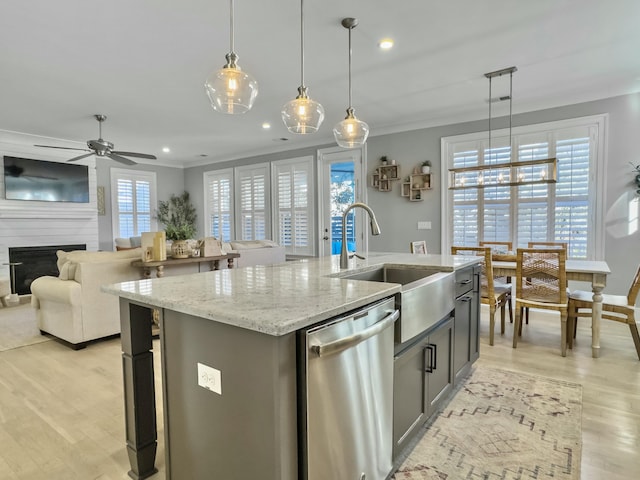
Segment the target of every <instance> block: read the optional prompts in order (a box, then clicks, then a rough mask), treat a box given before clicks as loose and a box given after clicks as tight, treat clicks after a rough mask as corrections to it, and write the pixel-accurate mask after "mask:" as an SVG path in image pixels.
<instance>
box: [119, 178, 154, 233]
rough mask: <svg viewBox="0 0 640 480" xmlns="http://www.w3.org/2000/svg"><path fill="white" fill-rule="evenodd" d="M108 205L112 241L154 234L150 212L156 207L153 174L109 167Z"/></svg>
mask: <svg viewBox="0 0 640 480" xmlns="http://www.w3.org/2000/svg"><path fill="white" fill-rule="evenodd" d="M111 203H112V206H111V211H112V225H113V237H114V238H128V237H137V236H139V235H140V234H141V233H142V232H151V231H154V230H155V229H156V228H157V224H156V221H155V219H154V218H153V216H152V211H151V209H152V206H154V205H156V174H155V173H154V172H143V171H138V170H126V169H120V168H112V169H111Z"/></svg>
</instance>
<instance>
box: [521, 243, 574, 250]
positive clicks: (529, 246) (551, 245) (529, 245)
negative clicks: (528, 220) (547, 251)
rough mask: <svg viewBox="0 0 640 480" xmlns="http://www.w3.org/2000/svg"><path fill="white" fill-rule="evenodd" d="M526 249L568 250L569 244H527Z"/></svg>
mask: <svg viewBox="0 0 640 480" xmlns="http://www.w3.org/2000/svg"><path fill="white" fill-rule="evenodd" d="M527 248H564V249H565V250H569V242H528V243H527Z"/></svg>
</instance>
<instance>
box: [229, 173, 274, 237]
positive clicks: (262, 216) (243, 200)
mask: <svg viewBox="0 0 640 480" xmlns="http://www.w3.org/2000/svg"><path fill="white" fill-rule="evenodd" d="M235 182H236V206H237V211H236V221H237V225H236V232H238V237H239V239H240V240H264V239H267V238H271V229H270V226H269V225H270V223H269V215H270V212H269V197H270V193H269V187H270V184H269V165H268V164H266V163H263V164H260V165H247V166H244V167H236V169H235Z"/></svg>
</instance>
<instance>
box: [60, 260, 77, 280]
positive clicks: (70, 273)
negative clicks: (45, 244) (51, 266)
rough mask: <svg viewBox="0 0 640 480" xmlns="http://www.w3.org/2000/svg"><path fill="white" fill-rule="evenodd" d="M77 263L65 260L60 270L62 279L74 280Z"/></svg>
mask: <svg viewBox="0 0 640 480" xmlns="http://www.w3.org/2000/svg"><path fill="white" fill-rule="evenodd" d="M77 266H78V265H77V264H76V263H75V262H71V261H69V262H65V263H64V265H62V269H61V270H60V276H59V278H60V280H73V279H74V278H75V275H76V268H77Z"/></svg>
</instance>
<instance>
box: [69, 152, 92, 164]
mask: <svg viewBox="0 0 640 480" xmlns="http://www.w3.org/2000/svg"><path fill="white" fill-rule="evenodd" d="M91 155H95V154H94V153H93V152H91V153H86V154H84V155H80V156H79V157H73V158H70V159H69V160H67V162H75V161H76V160H82V159H83V158H87V157H90V156H91Z"/></svg>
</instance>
